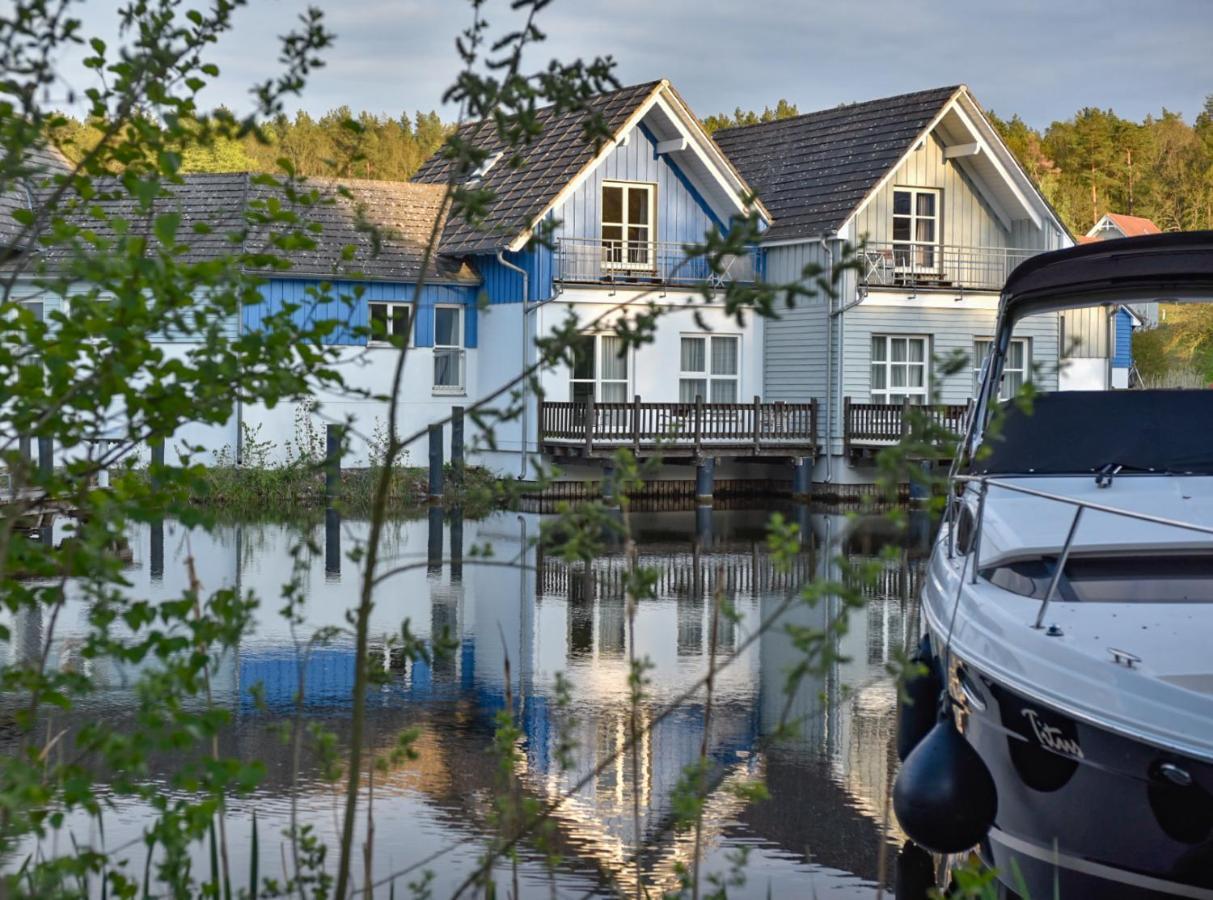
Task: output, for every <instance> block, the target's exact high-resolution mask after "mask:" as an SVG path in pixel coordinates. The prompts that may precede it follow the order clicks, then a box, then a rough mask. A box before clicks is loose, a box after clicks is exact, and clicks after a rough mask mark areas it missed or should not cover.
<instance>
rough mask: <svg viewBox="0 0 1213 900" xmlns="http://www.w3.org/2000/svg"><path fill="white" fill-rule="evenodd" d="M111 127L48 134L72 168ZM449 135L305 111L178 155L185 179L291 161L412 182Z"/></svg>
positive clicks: (97, 124) (434, 116) (420, 118)
mask: <svg viewBox="0 0 1213 900" xmlns="http://www.w3.org/2000/svg"><path fill="white" fill-rule="evenodd" d="M228 115H230V113H228ZM111 124H112V123H111V122H109V121H108V120H106V119H84V120H82V119H78V118H75V117H73V116H69V115H62V116H59V117H57V118H56V119H55V120H54V122H53V123H52V124H51V125H50V126H49V127H48V129H47V135H48V137H49V138H50V140H51V142H52V143H53V144H55V146H57V147H58V148H59V149H60V150H61V151H62V152H63V154H64V155H65V156H66V157H67V158H68V159H69V160H70V161H71V162H73V163H78V162H79V161H80V160H81V159H83V158H84V157H85V156H86V155H87V154H88V153H89V152H90V151H91V150H92V149H93V148H94V147H96V146H97V144H98V142H99V141H100V139H101V136H102V135H103V134H104V133H105V132H106V131H107V130H108V128H109V127H110V126H111ZM351 126H352V127H351ZM450 131H451V129H450V126H449V125H447V124H445V123H444V122H443V121H442V120H441V119H440V118H439V116H438V113H437V112H428V113H423V112H420V111H418V112H417V113H416V115H414V116H411V117H410V116H408V115H407V114H401V115H400V116H399V117H397V118H393V117H390V116H380V115H375V114H373V113H369V112H365V111H363V112H358V113H355V112H353V111H351V110H350V109H349V107H345V106H342V107H339V108H338V109H334V110H330V111H329V112H327V113H325V114H324V115H322V116H320V117H319V118H316V119H314V118H312V117H311V116H310V115H308V114H307V113H306V112H303V111H299V112H297V113H295V115H294V117H293V118H291V117H288V116H286V115H285V114H281V113H280V114H278V115H276V116H274V117H273V118H272V119H271V120H270V121H269V122H266V123H262V124H259V125H258V127H256V128H252V129H249V130H248V131H247V132H246V133H244V134H232V135H229V134H219V135H213V136H211V137H210V138H209V139H208V140H206V141H194V140H185V141H183V142H182V143H181V146H180V147H178V148H177V150H178V152H179V153H180V155H181V168H180V171H181V172H183V173H186V172H264V173H276V172H279V171H280V169H281V167H280V160H286V161H287V162H288V163H289V165H290V168H291V171H292V172H294V174H295V175H296V176H298V177H304V178H306V177H318V176H326V175H343V176H347V177H353V178H374V179H378V180H382V181H408V179H410V178H412V177H413V175H414V174H415V173H416V172H417V170H418V169H419V168H421V164H422V163H423V162H425V161H426V160H427V159H429V157H430V156H432V155H433V154H434V153H435V152H436V151H437V150H438V148H439V147H441V146H442V142H443V141H445V140H446V139H447V137H448V136H449V135H450Z"/></svg>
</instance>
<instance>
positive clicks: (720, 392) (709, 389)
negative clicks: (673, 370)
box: [678, 334, 741, 403]
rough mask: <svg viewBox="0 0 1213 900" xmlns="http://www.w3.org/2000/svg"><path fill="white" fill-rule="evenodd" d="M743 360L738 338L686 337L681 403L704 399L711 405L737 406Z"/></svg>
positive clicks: (679, 388) (683, 342)
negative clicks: (726, 404)
mask: <svg viewBox="0 0 1213 900" xmlns="http://www.w3.org/2000/svg"><path fill="white" fill-rule="evenodd" d="M740 356H741V339H740V338H739V337H737V336H736V335H727V334H725V335H722V334H712V335H689V334H684V335H683V336H682V359H681V365H680V368H681V375H680V376H679V380H678V399H679V401H681V402H682V403H694V402H695V398H696V397H702V398H703V399H704V400H706V401H708V402H709V403H736V402H737V399H738V397H739V395H740V394H741V389H740V385H739V383H738V382H739V381H740V373H741V367H740Z"/></svg>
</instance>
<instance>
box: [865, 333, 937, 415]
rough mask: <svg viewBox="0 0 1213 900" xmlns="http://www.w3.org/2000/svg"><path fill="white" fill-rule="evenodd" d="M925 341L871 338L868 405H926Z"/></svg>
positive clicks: (886, 336)
mask: <svg viewBox="0 0 1213 900" xmlns="http://www.w3.org/2000/svg"><path fill="white" fill-rule="evenodd" d="M927 380H928V379H927V339H926V338H925V337H912V336H909V335H900V334H876V335H872V402H873V403H902V402H905V401H907V400H908V401H909V402H910V403H926V402H927V389H928V384H927Z"/></svg>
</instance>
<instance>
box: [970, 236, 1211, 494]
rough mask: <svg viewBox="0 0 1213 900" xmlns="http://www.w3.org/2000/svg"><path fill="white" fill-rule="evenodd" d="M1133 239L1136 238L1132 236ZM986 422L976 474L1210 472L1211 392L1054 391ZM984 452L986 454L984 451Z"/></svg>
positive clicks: (1009, 406) (975, 463)
mask: <svg viewBox="0 0 1213 900" xmlns="http://www.w3.org/2000/svg"><path fill="white" fill-rule="evenodd" d="M1132 240H1139V238H1133V239H1132ZM1003 410H1004V412H1005V414H1006V416H1005V418H1004V419H1003V420H1002V422H1001V425H1000V426H998V427H987V429H986V431H985V433H984V435H983V438H982V441H983V444H984V447H985V448H986V449H985V452H982V453H979V454H978V455H977V459H975V460H974V461H973V463H972V465H971V470H972V472H973V473H974V474H979V475H1027V474H1037V475H1071V474H1085V473H1095V472H1099V471H1101V470H1103V469H1105V468H1109V467H1110V468H1113V469H1114V468H1115V467H1117V466H1121V467H1123V471H1124V472H1126V473H1132V472H1158V473H1163V472H1166V473H1171V474H1175V475H1181V474H1183V475H1186V474H1191V475H1213V440H1210V436H1211V435H1213V391H1183V390H1148V391H1060V392H1058V393H1055V394H1042V395H1040V396H1038V397H1036V398H1035V400H1034V401H1033V403H1032V409H1031V411H1030V412H1025V411H1023V410H1021V409H1020V408H1019V407H1018V406H1016V405H1015V404H1014V403H1007V404H1004V406H1003ZM987 454H988V455H987Z"/></svg>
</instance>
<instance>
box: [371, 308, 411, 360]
mask: <svg viewBox="0 0 1213 900" xmlns="http://www.w3.org/2000/svg"><path fill="white" fill-rule="evenodd" d="M376 306H382V307H385V308H386V309H387V313H388V314H387V321H388V323H389V324H391V323H393V322H394V318H393V316H392V313H393V311H395V310H397V309H403V310H404V333H403V335H401V337H403V340H402V341H399V342H397V341H393V340H391V338H392V337H394V336H395V334H394V332H392V331H389V333H388V339H387V340H384V339H382V338H377V337H375V333H374V330H373V329H374V327H375V326H374V323H375V315H374V312H373V310H374V308H375V307H376ZM366 326H367V335H366V345H367V346H368V347H391V348H393V349H396V350H399V349H400V348H401V347H404V346H407V345H408V343H409V332H410V330H411V329H412V328H413V304H412V303H411V302H409V301H407V300H370V301H368V302H367V304H366Z"/></svg>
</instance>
